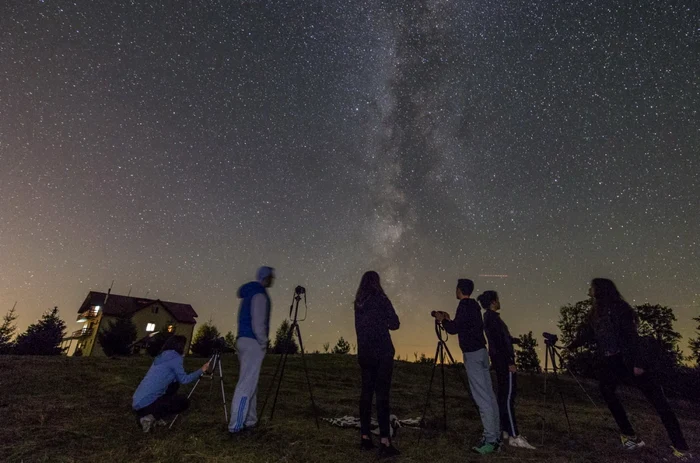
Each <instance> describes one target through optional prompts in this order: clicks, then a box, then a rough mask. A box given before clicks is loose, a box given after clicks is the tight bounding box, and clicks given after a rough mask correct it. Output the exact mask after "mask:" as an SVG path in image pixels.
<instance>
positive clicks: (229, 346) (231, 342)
mask: <svg viewBox="0 0 700 463" xmlns="http://www.w3.org/2000/svg"><path fill="white" fill-rule="evenodd" d="M224 342H225V343H226V350H227V351H229V352H236V336H234V334H233V333H232V332H231V331H229V332H228V333H226V336H224Z"/></svg>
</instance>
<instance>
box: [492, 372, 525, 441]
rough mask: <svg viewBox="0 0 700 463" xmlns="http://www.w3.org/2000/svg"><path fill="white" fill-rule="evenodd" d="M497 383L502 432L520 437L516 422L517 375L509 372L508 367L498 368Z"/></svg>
mask: <svg viewBox="0 0 700 463" xmlns="http://www.w3.org/2000/svg"><path fill="white" fill-rule="evenodd" d="M495 371H496V383H497V384H498V386H497V387H498V411H499V414H500V416H501V430H502V431H505V432H507V433H508V434H509V435H510V436H511V437H515V436H519V435H520V433H519V432H518V424H517V423H516V421H515V393H516V389H517V375H516V374H515V373H511V372H510V371H508V366H507V365H506V366H505V367H496V368H495Z"/></svg>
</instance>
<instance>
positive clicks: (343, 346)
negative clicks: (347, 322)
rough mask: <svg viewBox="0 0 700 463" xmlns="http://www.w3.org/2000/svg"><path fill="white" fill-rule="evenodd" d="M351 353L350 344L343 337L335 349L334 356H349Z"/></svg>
mask: <svg viewBox="0 0 700 463" xmlns="http://www.w3.org/2000/svg"><path fill="white" fill-rule="evenodd" d="M348 352H350V344H349V343H348V342H347V341H346V340H345V339H343V337H342V336H341V337H340V339H338V343H337V344H336V345H335V347H334V348H333V353H334V354H347V353H348Z"/></svg>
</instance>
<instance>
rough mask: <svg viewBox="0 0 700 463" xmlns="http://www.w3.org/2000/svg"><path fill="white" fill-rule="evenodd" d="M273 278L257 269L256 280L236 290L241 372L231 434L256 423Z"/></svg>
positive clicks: (267, 269)
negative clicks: (269, 290)
mask: <svg viewBox="0 0 700 463" xmlns="http://www.w3.org/2000/svg"><path fill="white" fill-rule="evenodd" d="M274 279H275V275H274V269H273V268H272V267H260V268H259V269H258V272H257V275H256V281H251V282H250V283H246V284H244V285H243V286H241V287H240V288H239V289H238V297H239V298H240V299H241V305H240V307H239V309H238V339H237V341H236V350H237V351H238V361H239V363H240V371H239V373H238V384H236V392H235V393H234V394H233V402H232V403H231V421H230V422H229V425H228V430H229V432H231V433H237V432H240V431H242V430H243V429H245V428H251V427H253V426H255V424H256V423H257V422H258V417H257V411H256V402H257V397H258V379H259V378H260V368H261V367H262V363H263V360H264V359H265V353H266V352H267V344H268V339H269V334H270V309H271V306H272V305H271V302H270V296H269V295H268V294H267V288H269V287H271V286H272V283H273V282H274Z"/></svg>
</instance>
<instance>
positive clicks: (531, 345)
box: [515, 331, 542, 373]
mask: <svg viewBox="0 0 700 463" xmlns="http://www.w3.org/2000/svg"><path fill="white" fill-rule="evenodd" d="M518 338H519V339H520V346H519V347H520V350H519V351H518V354H517V355H516V357H515V366H516V367H517V368H518V371H524V372H530V373H541V372H542V367H541V366H540V357H539V356H538V355H537V350H536V347H537V340H536V339H535V337H534V336H533V335H532V331H530V332H529V333H527V334H521V335H520V336H519V337H518Z"/></svg>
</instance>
